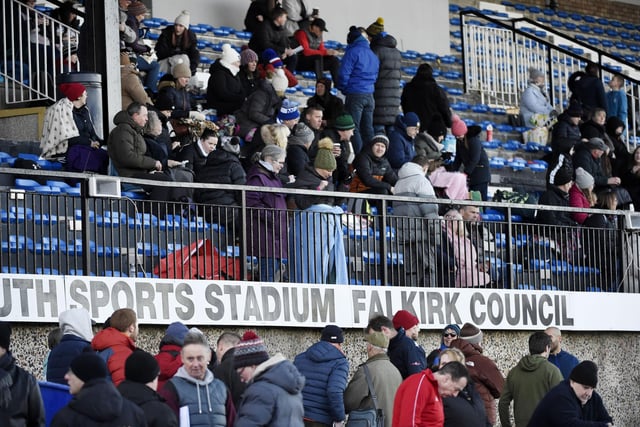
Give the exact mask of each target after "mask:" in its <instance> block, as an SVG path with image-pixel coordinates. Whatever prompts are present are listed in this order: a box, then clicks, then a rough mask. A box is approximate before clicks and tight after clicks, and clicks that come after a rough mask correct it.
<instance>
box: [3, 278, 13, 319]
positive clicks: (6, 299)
mask: <svg viewBox="0 0 640 427" xmlns="http://www.w3.org/2000/svg"><path fill="white" fill-rule="evenodd" d="M12 302H13V298H11V279H2V308H0V317H8V316H9V314H10V313H11V303H12Z"/></svg>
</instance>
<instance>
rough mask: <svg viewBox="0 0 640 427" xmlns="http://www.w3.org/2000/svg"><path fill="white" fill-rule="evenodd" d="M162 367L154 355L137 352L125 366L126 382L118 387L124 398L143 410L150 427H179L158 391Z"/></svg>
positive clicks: (129, 358) (128, 359) (141, 351)
mask: <svg viewBox="0 0 640 427" xmlns="http://www.w3.org/2000/svg"><path fill="white" fill-rule="evenodd" d="M159 374H160V366H159V365H158V361H157V360H156V359H154V358H153V356H152V355H150V354H149V353H147V352H146V351H143V350H136V351H134V352H133V353H131V355H130V356H129V357H128V358H127V361H126V362H125V364H124V376H125V380H124V381H123V382H122V383H120V385H119V386H118V391H119V392H120V394H121V395H122V397H124V398H126V399H129V400H130V401H132V402H133V403H135V404H136V405H138V406H139V407H140V409H142V411H143V412H144V417H145V418H146V420H147V426H148V427H178V418H177V417H176V414H174V413H173V411H172V410H171V408H169V406H168V405H167V404H166V402H165V400H164V398H162V396H160V395H159V394H158V393H157V391H158V375H159Z"/></svg>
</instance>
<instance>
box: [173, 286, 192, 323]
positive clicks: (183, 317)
mask: <svg viewBox="0 0 640 427" xmlns="http://www.w3.org/2000/svg"><path fill="white" fill-rule="evenodd" d="M191 295H193V289H191V286H189V285H188V284H186V283H178V284H177V285H176V302H177V303H178V304H181V305H182V306H183V307H182V308H179V307H176V314H177V315H178V317H179V318H180V321H183V322H184V321H188V320H191V319H193V316H194V315H195V306H194V305H193V301H192V300H191V298H189V296H191Z"/></svg>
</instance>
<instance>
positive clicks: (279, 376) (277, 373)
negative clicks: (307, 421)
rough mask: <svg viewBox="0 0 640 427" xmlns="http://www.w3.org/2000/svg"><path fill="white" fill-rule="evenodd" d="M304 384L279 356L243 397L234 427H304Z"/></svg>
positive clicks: (262, 369) (260, 370)
mask: <svg viewBox="0 0 640 427" xmlns="http://www.w3.org/2000/svg"><path fill="white" fill-rule="evenodd" d="M304 381H305V380H304V377H303V376H302V375H301V374H300V372H299V371H298V369H297V368H296V367H295V366H294V365H293V363H291V362H290V361H288V360H287V359H285V358H284V356H283V355H281V354H279V353H278V354H276V355H275V356H273V357H271V358H270V359H269V360H267V361H266V362H264V363H261V364H260V365H258V366H257V368H256V371H255V372H254V374H253V379H252V380H251V382H250V384H249V386H248V387H247V389H246V390H245V392H244V394H243V395H242V400H241V402H240V407H239V408H238V413H237V416H236V423H235V424H234V427H256V426H265V427H267V426H269V427H302V426H303V425H304V423H303V418H304V406H303V403H302V388H303V387H304Z"/></svg>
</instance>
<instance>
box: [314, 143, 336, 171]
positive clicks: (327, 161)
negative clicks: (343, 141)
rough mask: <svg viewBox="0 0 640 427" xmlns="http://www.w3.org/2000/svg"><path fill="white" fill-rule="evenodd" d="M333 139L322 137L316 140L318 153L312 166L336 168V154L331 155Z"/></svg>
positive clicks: (328, 168)
mask: <svg viewBox="0 0 640 427" xmlns="http://www.w3.org/2000/svg"><path fill="white" fill-rule="evenodd" d="M332 150H333V141H332V140H331V138H322V139H321V140H320V141H318V154H316V158H315V160H314V161H313V167H314V168H317V169H324V170H327V171H332V172H333V171H334V170H336V168H337V164H336V156H334V155H333V151H332Z"/></svg>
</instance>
